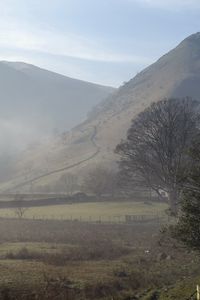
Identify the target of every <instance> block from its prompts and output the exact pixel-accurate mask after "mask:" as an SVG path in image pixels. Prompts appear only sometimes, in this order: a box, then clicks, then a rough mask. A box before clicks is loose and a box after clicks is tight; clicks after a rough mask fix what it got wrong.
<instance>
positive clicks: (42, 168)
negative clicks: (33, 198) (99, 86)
mask: <svg viewBox="0 0 200 300" xmlns="http://www.w3.org/2000/svg"><path fill="white" fill-rule="evenodd" d="M172 96H177V97H179V96H180V97H182V96H191V97H193V98H195V99H197V100H198V99H199V100H200V33H196V34H194V35H191V36H189V37H188V38H186V39H185V40H184V41H182V42H181V43H180V44H179V45H178V46H177V47H176V48H175V49H173V50H172V51H170V52H169V53H167V54H166V55H164V56H163V57H161V58H160V59H159V60H158V61H157V62H155V63H154V64H152V65H151V66H149V67H148V68H146V69H145V70H143V71H142V72H141V73H139V74H138V75H137V76H136V77H134V78H133V79H131V80H130V81H129V82H127V83H126V84H125V85H124V86H122V87H120V88H119V89H118V90H117V91H115V92H114V93H113V94H112V95H111V96H109V97H108V98H107V99H106V100H104V101H102V102H101V103H100V104H98V105H97V106H96V107H95V108H94V109H93V110H92V111H91V112H90V114H89V116H88V119H87V120H86V121H85V122H83V123H82V124H80V125H79V126H77V127H76V128H75V129H74V130H72V131H71V132H70V133H68V134H66V137H65V141H63V139H62V138H60V139H58V140H53V141H49V142H47V144H46V145H40V146H38V147H37V148H36V149H30V150H28V151H26V152H25V153H23V156H22V157H21V159H19V160H18V162H17V164H16V165H15V167H16V172H15V173H14V176H13V179H12V180H11V181H9V182H7V183H5V184H4V185H2V189H3V188H4V189H5V188H7V187H11V186H12V187H15V186H17V188H19V189H20V188H27V189H28V188H30V186H34V187H35V188H36V189H37V186H42V185H46V184H47V185H48V184H50V183H52V182H54V181H55V180H58V178H59V176H61V175H62V174H63V173H65V172H69V171H70V172H74V173H77V174H79V175H80V176H81V174H84V172H85V171H86V170H88V168H92V167H93V166H94V165H96V164H101V165H106V166H112V165H114V164H115V160H116V156H115V155H114V152H113V150H114V148H115V146H116V145H117V144H118V143H119V141H120V140H121V139H122V138H125V137H126V132H127V129H128V128H129V126H130V124H131V120H132V119H133V118H134V116H136V115H137V114H138V113H139V112H141V111H142V110H144V109H145V108H146V107H148V106H149V105H150V104H151V103H152V102H154V101H158V100H160V99H163V98H165V97H172ZM47 161H48V163H47ZM28 166H29V167H30V172H29V175H26V176H25V175H24V173H23V172H22V170H24V168H28ZM27 174H28V173H27ZM27 176H28V177H27ZM36 178H38V179H37V180H36Z"/></svg>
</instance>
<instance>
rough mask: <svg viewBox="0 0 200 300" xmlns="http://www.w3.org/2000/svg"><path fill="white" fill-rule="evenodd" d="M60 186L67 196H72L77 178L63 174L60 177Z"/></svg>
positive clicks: (70, 174)
mask: <svg viewBox="0 0 200 300" xmlns="http://www.w3.org/2000/svg"><path fill="white" fill-rule="evenodd" d="M60 181H61V185H62V186H63V187H64V190H65V192H66V193H67V194H68V195H72V194H73V193H74V192H75V191H76V188H77V176H75V175H74V174H72V173H67V174H63V175H62V176H61V177H60Z"/></svg>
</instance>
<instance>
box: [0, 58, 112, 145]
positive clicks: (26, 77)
mask: <svg viewBox="0 0 200 300" xmlns="http://www.w3.org/2000/svg"><path fill="white" fill-rule="evenodd" d="M113 91H114V89H113V88H111V87H105V86H101V85H97V84H93V83H89V82H84V81H81V80H77V79H72V78H69V77H66V76H63V75H60V74H57V73H54V72H50V71H47V70H44V69H41V68H38V67H36V66H33V65H30V64H26V63H23V62H7V61H1V62H0V106H1V112H0V125H1V130H0V137H1V139H2V135H3V134H4V138H5V136H6V135H8V138H7V140H9V137H11V138H15V136H16V134H18V135H20V136H21V139H20V137H19V136H18V137H19V139H20V142H23V138H24V139H28V141H30V140H31V138H37V135H43V134H49V133H52V132H53V131H56V130H57V131H66V130H69V129H71V128H73V127H74V126H76V125H77V124H79V123H80V122H82V121H84V120H85V119H86V117H87V113H88V111H89V110H90V109H91V108H92V107H93V106H95V105H96V104H98V103H99V102H100V101H101V100H103V99H105V98H106V97H107V96H108V95H109V94H110V93H112V92H113ZM55 129H56V130H55ZM28 136H29V137H30V138H28ZM16 142H17V141H16ZM24 142H26V141H24Z"/></svg>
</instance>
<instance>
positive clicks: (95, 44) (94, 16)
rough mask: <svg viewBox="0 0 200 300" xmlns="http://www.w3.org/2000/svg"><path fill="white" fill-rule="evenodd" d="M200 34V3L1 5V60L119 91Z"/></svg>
mask: <svg viewBox="0 0 200 300" xmlns="http://www.w3.org/2000/svg"><path fill="white" fill-rule="evenodd" d="M197 31H200V0H0V59H1V60H11V61H25V62H29V63H33V64H36V65H38V66H41V67H44V68H47V69H49V70H53V71H56V72H58V73H62V74H65V75H68V76H70V77H74V78H79V79H83V80H88V81H92V82H98V83H103V84H107V85H113V86H119V85H120V84H121V83H122V82H123V81H127V80H128V79H130V78H131V77H133V76H134V75H135V74H136V73H137V72H139V71H141V70H142V69H143V68H144V67H145V66H147V65H148V64H150V63H152V62H154V61H155V60H156V59H157V58H159V56H161V55H162V54H164V53H165V52H167V51H169V50H170V49H171V48H173V47H174V46H175V45H176V44H177V43H179V42H180V41H181V40H182V39H184V38H185V37H186V36H188V35H190V34H192V33H195V32H197Z"/></svg>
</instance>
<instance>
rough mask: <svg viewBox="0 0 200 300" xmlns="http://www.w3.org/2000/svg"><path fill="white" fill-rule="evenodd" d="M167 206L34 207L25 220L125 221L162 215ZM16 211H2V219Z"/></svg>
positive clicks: (127, 203)
mask: <svg viewBox="0 0 200 300" xmlns="http://www.w3.org/2000/svg"><path fill="white" fill-rule="evenodd" d="M166 208H167V205H166V204H164V203H152V204H145V203H143V202H131V201H127V202H125V201H122V202H95V203H94V202H93V203H76V204H66V205H52V206H43V207H32V208H29V209H27V210H26V212H25V214H24V217H25V218H35V219H40V218H41V219H45V218H47V219H68V220H83V221H84V220H85V221H98V220H101V221H124V219H125V215H147V216H148V215H156V216H157V215H160V214H163V213H164V211H165V209H166ZM15 216H16V215H15V209H1V210H0V217H15Z"/></svg>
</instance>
